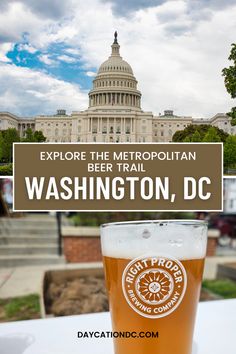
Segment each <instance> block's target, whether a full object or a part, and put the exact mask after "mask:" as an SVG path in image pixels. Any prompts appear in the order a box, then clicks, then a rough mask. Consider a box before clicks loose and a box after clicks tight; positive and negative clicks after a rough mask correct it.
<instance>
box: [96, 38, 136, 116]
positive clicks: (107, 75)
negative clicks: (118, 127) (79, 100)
mask: <svg viewBox="0 0 236 354" xmlns="http://www.w3.org/2000/svg"><path fill="white" fill-rule="evenodd" d="M111 48H112V52H111V55H110V57H109V58H108V59H107V60H106V61H104V62H103V63H102V64H101V66H100V68H99V70H98V73H97V76H96V77H95V79H94V80H93V88H92V90H91V91H90V92H89V108H90V109H97V108H100V107H104V106H105V107H107V106H118V107H121V108H124V107H125V108H132V109H135V110H137V109H138V110H140V103H141V93H140V91H138V90H137V83H138V82H137V80H136V78H135V76H134V74H133V70H132V68H131V66H130V65H129V64H128V63H127V62H126V61H125V60H123V58H122V57H121V56H120V45H119V43H118V41H117V32H115V35H114V42H113V44H112V46H111Z"/></svg>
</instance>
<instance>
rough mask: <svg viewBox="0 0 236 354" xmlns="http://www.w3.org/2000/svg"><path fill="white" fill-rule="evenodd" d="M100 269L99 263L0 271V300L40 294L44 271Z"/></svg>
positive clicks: (17, 268) (3, 269)
mask: <svg viewBox="0 0 236 354" xmlns="http://www.w3.org/2000/svg"><path fill="white" fill-rule="evenodd" d="M93 267H102V263H101V262H96V263H77V264H76V263H75V264H58V265H54V264H53V265H52V266H49V265H46V266H31V267H16V268H2V269H0V298H1V299H6V298H10V297H16V296H23V295H29V294H41V292H42V284H43V277H44V274H45V272H46V271H49V270H59V269H84V268H93Z"/></svg>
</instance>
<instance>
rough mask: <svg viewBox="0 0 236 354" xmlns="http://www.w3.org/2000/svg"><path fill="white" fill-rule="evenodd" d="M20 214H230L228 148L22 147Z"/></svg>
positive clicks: (17, 163)
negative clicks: (226, 208)
mask: <svg viewBox="0 0 236 354" xmlns="http://www.w3.org/2000/svg"><path fill="white" fill-rule="evenodd" d="M14 210H15V211H46V210H60V211H64V210H69V211H70V210H77V211H114V210H117V211H118V210H119V211H128V210H129V211H145V210H146V211H158V210H163V211H166V210H172V211H173V210H199V211H200V210H203V211H207V210H212V211H213V210H222V144H221V143H168V144H162V143H160V144H159V143H157V144H155V143H152V144H147V143H139V144H137V143H135V144H130V143H128V144H107V143H104V144H99V143H98V144H97V143H96V144H95V143H94V144H83V143H71V144H69V143H65V144H56V143H55V144H54V143H53V144H50V143H43V144H41V143H15V144H14Z"/></svg>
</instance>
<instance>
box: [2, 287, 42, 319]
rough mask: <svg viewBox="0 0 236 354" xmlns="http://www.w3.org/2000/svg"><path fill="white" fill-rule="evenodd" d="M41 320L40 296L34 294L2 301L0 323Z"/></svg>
mask: <svg viewBox="0 0 236 354" xmlns="http://www.w3.org/2000/svg"><path fill="white" fill-rule="evenodd" d="M35 318H40V304H39V296H38V295H35V294H32V295H28V296H21V297H16V298H13V299H0V322H9V321H21V320H31V319H35Z"/></svg>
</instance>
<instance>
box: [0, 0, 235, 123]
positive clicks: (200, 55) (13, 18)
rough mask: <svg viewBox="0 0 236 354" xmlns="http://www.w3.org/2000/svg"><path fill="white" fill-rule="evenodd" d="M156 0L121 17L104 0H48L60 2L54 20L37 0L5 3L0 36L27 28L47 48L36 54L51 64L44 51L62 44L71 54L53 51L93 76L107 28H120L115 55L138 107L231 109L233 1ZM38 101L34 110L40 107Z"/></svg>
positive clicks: (13, 36)
mask: <svg viewBox="0 0 236 354" xmlns="http://www.w3.org/2000/svg"><path fill="white" fill-rule="evenodd" d="M162 2H163V1H158V4H159V6H155V4H154V3H155V1H148V4H149V5H152V7H148V6H147V7H145V5H144V2H143V1H141V0H140V1H138V3H139V4H138V5H137V4H136V3H135V2H133V3H132V4H133V5H132V6H131V4H129V9H130V10H132V11H133V12H130V13H129V16H127V17H121V16H117V15H114V13H113V7H112V3H111V2H109V1H108V2H106V1H102V0H86V2H84V1H83V0H68V1H67V2H66V4H67V6H66V8H65V6H64V5H60V4H62V3H63V2H59V1H57V0H55V1H53V4H54V5H55V4H56V5H57V6H59V7H60V6H61V7H60V8H59V9H58V16H60V18H59V17H58V18H55V16H54V17H53V16H51V15H50V16H51V17H48V16H46V15H45V16H44V17H43V16H42V13H43V10H45V11H46V9H44V8H43V5H42V4H43V3H45V2H42V4H41V5H40V9H39V8H38V7H37V6H38V5H37V6H36V2H34V6H33V5H32V4H31V5H29V3H30V0H27V1H24V4H22V3H19V2H11V3H10V5H9V6H8V7H7V8H5V10H4V11H5V12H4V11H3V12H2V13H1V14H0V40H2V41H4V43H9V44H8V45H11V44H13V43H14V42H15V41H18V40H19V39H20V38H21V36H22V33H23V32H28V33H29V40H30V45H31V46H32V47H33V48H37V49H39V50H41V51H43V53H47V54H42V56H41V57H40V60H42V61H44V62H45V63H46V64H47V65H56V63H55V59H52V57H51V55H52V54H54V56H55V55H58V53H56V52H55V53H52V52H50V48H52V45H55V44H63V45H65V46H66V47H68V48H65V49H63V50H64V53H66V54H69V55H66V54H65V55H61V56H60V55H59V58H61V59H60V60H62V58H63V61H66V60H67V61H68V60H73V61H74V60H76V59H75V58H74V57H73V56H78V55H79V58H80V60H82V64H83V69H85V70H86V72H87V75H88V76H90V75H91V76H92V75H93V74H92V73H93V71H92V70H93V68H94V67H97V68H98V67H99V65H100V64H101V63H102V62H103V61H104V60H106V59H107V57H108V56H109V55H110V45H111V43H112V39H113V38H112V37H113V32H114V31H115V30H118V40H119V43H120V45H121V55H122V56H123V58H124V59H125V60H127V61H128V62H129V63H130V65H131V66H132V68H133V69H134V73H135V76H136V77H137V79H138V81H139V89H140V90H141V91H142V94H143V97H142V102H143V105H142V106H143V109H145V110H150V111H153V112H154V113H155V114H158V113H159V112H161V111H163V110H164V109H166V108H172V109H174V110H175V111H176V113H177V114H186V115H193V116H212V115H214V114H215V113H217V112H226V111H229V110H230V108H231V106H232V105H233V102H232V101H231V100H230V98H229V96H228V94H227V93H226V90H225V87H224V82H223V78H222V76H221V70H222V68H223V67H224V66H226V65H229V62H228V61H227V58H228V56H229V51H230V44H231V43H232V42H235V33H236V22H235V18H236V4H235V2H233V1H230V2H228V5H227V4H225V6H223V5H222V3H224V2H222V1H221V2H220V1H217V2H218V5H217V7H216V6H213V1H206V2H204V1H200V2H199V6H193V5H192V4H193V2H191V1H190V0H172V1H165V2H163V3H162ZM113 4H114V1H113ZM204 4H205V5H204ZM229 4H230V5H229ZM226 5H227V6H226ZM127 6H128V5H127ZM62 9H63V11H64V12H63V11H62ZM135 9H139V10H137V11H136V12H134V10H135ZM39 10H40V15H39ZM50 11H51V10H50ZM116 11H118V10H117V7H116ZM62 13H64V16H61V14H62ZM94 14H96V15H94ZM6 53H7V49H6V48H5V49H2V51H1V49H0V55H1V57H2V58H5V60H7V59H6ZM70 55H71V56H70ZM54 56H53V57H54ZM68 58H69V59H68ZM9 85H10V84H9ZM66 87H67V86H66ZM11 89H12V88H11V87H9V90H10V91H11ZM35 90H36V91H37V88H36V87H35ZM39 92H41V91H40V90H39ZM35 97H36V94H35ZM28 102H29V100H26V103H28ZM34 102H36V101H34ZM62 102H63V98H62ZM38 107H39V113H40V111H41V110H42V109H43V107H42V106H41V105H39V106H38ZM77 109H80V107H79V104H78V107H77ZM19 112H20V111H19Z"/></svg>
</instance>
